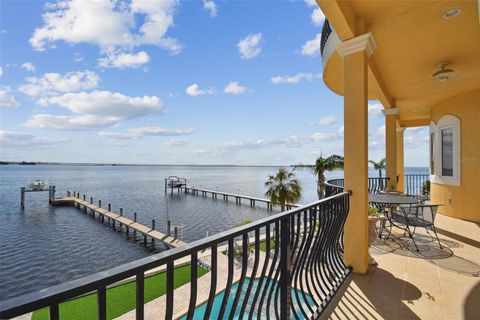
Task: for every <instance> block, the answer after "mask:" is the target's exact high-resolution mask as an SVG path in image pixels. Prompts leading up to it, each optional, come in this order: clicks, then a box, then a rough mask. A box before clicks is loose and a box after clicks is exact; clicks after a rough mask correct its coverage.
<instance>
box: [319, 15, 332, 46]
mask: <svg viewBox="0 0 480 320" xmlns="http://www.w3.org/2000/svg"><path fill="white" fill-rule="evenodd" d="M331 33H332V27H331V26H330V23H329V22H328V20H327V19H325V22H324V23H323V27H322V38H321V40H320V53H321V54H322V55H323V50H324V49H325V45H326V44H327V40H328V37H329V36H330V34H331Z"/></svg>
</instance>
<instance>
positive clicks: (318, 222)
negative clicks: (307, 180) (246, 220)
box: [0, 192, 350, 319]
mask: <svg viewBox="0 0 480 320" xmlns="http://www.w3.org/2000/svg"><path fill="white" fill-rule="evenodd" d="M348 210H349V194H348V193H346V192H341V193H338V194H337V195H335V196H332V197H328V198H325V199H323V200H321V201H318V202H315V203H313V204H310V205H307V206H304V207H301V208H296V209H293V210H289V211H285V212H281V213H278V214H275V215H272V216H270V217H267V218H264V219H261V220H258V221H255V222H253V223H250V224H247V225H245V226H241V227H237V228H234V229H231V230H228V231H225V232H222V233H219V234H216V235H214V236H210V237H207V238H205V239H201V240H198V241H195V242H192V243H189V244H188V245H186V246H185V247H180V248H176V249H171V250H168V251H165V252H162V253H159V254H155V255H152V256H149V257H147V258H143V259H140V260H137V261H134V262H130V263H127V264H124V265H121V266H118V267H115V268H112V269H110V270H107V271H103V272H99V273H96V274H93V275H90V276H87V277H84V278H81V279H77V280H73V281H70V282H68V283H63V284H60V285H57V286H53V287H50V288H47V289H44V290H40V291H37V292H33V293H29V294H26V295H23V296H19V297H16V298H12V299H10V300H6V301H3V302H1V303H0V318H1V319H5V318H11V317H15V316H18V315H21V314H25V313H28V312H32V311H34V310H38V309H40V308H44V307H49V309H50V319H58V318H59V305H60V304H61V303H62V302H64V301H66V300H70V299H73V298H75V297H78V296H80V295H84V294H87V293H91V292H96V293H97V312H98V319H105V318H106V310H107V299H106V297H107V294H106V292H107V286H109V285H111V284H114V283H117V282H119V281H122V280H125V279H128V278H131V277H132V278H133V279H134V281H135V282H136V311H135V313H136V319H143V318H144V314H145V306H144V295H145V293H144V279H145V273H146V272H147V271H149V270H152V269H153V268H157V267H160V266H166V288H167V291H166V299H165V300H164V305H163V306H162V307H161V308H160V309H161V310H157V309H156V311H159V313H157V314H161V315H162V316H161V317H162V318H165V319H172V318H174V317H178V316H180V315H181V314H178V312H180V311H179V310H178V309H179V306H180V304H181V303H180V302H184V301H185V299H189V300H187V301H188V312H187V313H186V316H187V319H192V318H193V317H194V316H195V315H196V316H197V317H198V316H199V314H198V312H199V311H198V310H197V305H199V304H201V303H202V302H204V301H205V304H206V307H205V309H204V310H203V311H201V314H200V317H202V318H203V319H227V318H228V319H232V318H234V317H238V315H243V316H245V317H247V315H248V317H249V319H252V318H264V317H267V318H280V319H291V318H296V319H298V318H302V319H303V318H307V319H309V318H318V317H319V315H320V314H321V313H322V311H323V310H325V308H326V306H327V305H328V303H329V302H330V301H331V300H332V298H333V297H334V295H335V293H336V291H337V290H338V289H339V287H340V286H341V284H342V283H343V282H344V280H345V279H346V277H347V276H348V274H349V273H350V269H349V268H347V267H346V266H345V265H344V263H343V238H342V234H343V227H344V223H345V220H346V218H347V214H348ZM252 239H253V240H254V243H253V242H252ZM261 242H264V243H263V244H261ZM262 246H263V249H262ZM182 258H183V260H185V259H187V260H188V261H190V263H191V265H192V266H196V265H201V266H202V265H203V266H205V265H208V269H209V273H208V274H207V275H209V277H207V278H205V277H206V276H204V277H203V278H199V279H197V268H193V267H192V268H191V282H190V285H189V288H187V291H186V292H187V294H183V295H180V294H179V293H178V291H177V290H178V289H177V290H174V265H175V263H176V262H177V261H178V260H179V259H182ZM253 279H255V281H252V280H253ZM200 288H202V290H201V289H200ZM206 288H207V290H204V289H206ZM222 291H224V295H223V298H218V297H219V296H217V294H219V293H220V292H222ZM188 292H189V294H188ZM202 292H203V296H202ZM216 296H217V298H216ZM217 299H220V300H221V303H220V307H219V308H218V307H217V306H215V308H214V307H213V303H214V301H215V302H217V301H216V300H217ZM177 304H178V305H177ZM176 306H177V307H178V308H175V307H176ZM149 308H150V306H149ZM196 313H197V314H196Z"/></svg>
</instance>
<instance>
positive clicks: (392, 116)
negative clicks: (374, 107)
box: [383, 109, 398, 190]
mask: <svg viewBox="0 0 480 320" xmlns="http://www.w3.org/2000/svg"><path fill="white" fill-rule="evenodd" d="M383 113H384V114H385V159H386V161H387V169H386V170H385V171H386V173H387V178H389V180H388V182H387V190H396V189H397V115H398V109H384V110H383Z"/></svg>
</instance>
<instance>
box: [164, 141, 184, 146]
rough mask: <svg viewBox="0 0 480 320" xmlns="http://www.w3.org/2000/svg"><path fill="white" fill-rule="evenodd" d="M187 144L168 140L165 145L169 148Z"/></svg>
mask: <svg viewBox="0 0 480 320" xmlns="http://www.w3.org/2000/svg"><path fill="white" fill-rule="evenodd" d="M187 144H188V141H187V140H179V139H170V140H168V141H167V142H166V143H165V145H166V146H170V147H183V146H185V145H187Z"/></svg>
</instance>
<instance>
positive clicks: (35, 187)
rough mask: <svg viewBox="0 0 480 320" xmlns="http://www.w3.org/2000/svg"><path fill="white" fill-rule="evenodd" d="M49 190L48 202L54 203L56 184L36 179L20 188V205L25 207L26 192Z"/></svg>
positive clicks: (22, 207)
mask: <svg viewBox="0 0 480 320" xmlns="http://www.w3.org/2000/svg"><path fill="white" fill-rule="evenodd" d="M47 191H48V203H50V204H54V202H55V186H54V185H52V184H49V183H47V182H44V181H42V180H35V181H33V182H31V183H28V184H27V186H26V187H21V188H20V207H21V209H22V210H23V209H25V193H26V192H47Z"/></svg>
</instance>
